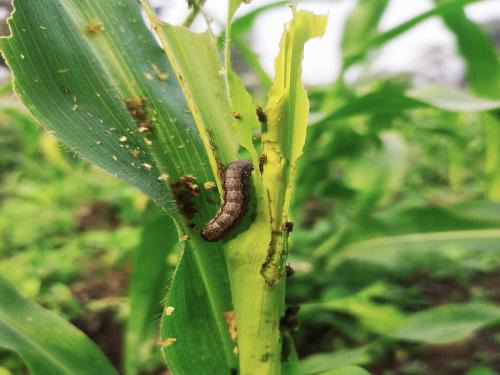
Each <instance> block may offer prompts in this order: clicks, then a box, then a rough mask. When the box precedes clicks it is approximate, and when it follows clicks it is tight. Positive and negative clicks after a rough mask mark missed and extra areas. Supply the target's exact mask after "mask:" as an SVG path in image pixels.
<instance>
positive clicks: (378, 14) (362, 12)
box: [341, 0, 389, 65]
mask: <svg viewBox="0 0 500 375" xmlns="http://www.w3.org/2000/svg"><path fill="white" fill-rule="evenodd" d="M388 3H389V0H358V1H357V4H356V6H355V7H354V9H353V10H352V11H351V13H350V14H349V16H348V17H347V20H346V24H345V26H344V32H343V34H342V43H341V49H342V55H343V58H344V60H345V59H346V58H347V56H351V55H353V54H355V53H356V52H357V51H359V50H362V49H363V48H364V47H365V43H366V38H367V36H368V35H370V36H371V35H376V34H377V33H378V30H377V26H378V24H379V22H380V19H381V18H382V15H383V14H384V11H385V9H386V8H387V5H388ZM344 65H345V61H344Z"/></svg>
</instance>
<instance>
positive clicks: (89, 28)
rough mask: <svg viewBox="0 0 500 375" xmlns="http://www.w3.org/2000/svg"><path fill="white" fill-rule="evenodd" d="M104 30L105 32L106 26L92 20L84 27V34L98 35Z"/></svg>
mask: <svg viewBox="0 0 500 375" xmlns="http://www.w3.org/2000/svg"><path fill="white" fill-rule="evenodd" d="M103 30H104V25H103V24H102V22H101V21H99V20H92V21H90V22H89V23H88V24H86V25H85V26H84V27H83V32H84V33H85V34H89V35H92V34H95V33H98V32H99V31H103Z"/></svg>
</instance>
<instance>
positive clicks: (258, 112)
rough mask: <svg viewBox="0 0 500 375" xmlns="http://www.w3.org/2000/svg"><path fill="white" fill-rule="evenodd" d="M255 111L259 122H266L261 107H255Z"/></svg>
mask: <svg viewBox="0 0 500 375" xmlns="http://www.w3.org/2000/svg"><path fill="white" fill-rule="evenodd" d="M255 113H257V118H258V119H259V122H261V123H263V124H265V123H267V115H266V113H265V112H264V110H263V109H262V107H260V106H259V107H257V108H255Z"/></svg>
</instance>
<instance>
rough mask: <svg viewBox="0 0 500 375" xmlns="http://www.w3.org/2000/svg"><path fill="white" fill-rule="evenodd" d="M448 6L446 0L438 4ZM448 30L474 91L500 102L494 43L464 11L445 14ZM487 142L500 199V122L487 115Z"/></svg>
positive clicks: (493, 189) (493, 187)
mask: <svg viewBox="0 0 500 375" xmlns="http://www.w3.org/2000/svg"><path fill="white" fill-rule="evenodd" d="M435 2H436V3H438V4H441V3H444V0H435ZM441 17H442V18H443V20H444V22H445V24H446V26H447V27H448V28H449V29H450V31H451V32H452V33H453V34H455V37H456V39H457V44H458V49H459V51H460V54H461V55H462V57H463V59H464V61H465V65H466V68H467V77H468V79H469V82H470V85H471V87H472V89H473V90H474V91H475V92H476V93H477V94H478V95H480V96H483V97H486V98H490V99H500V60H499V59H498V56H497V52H496V50H495V47H494V46H493V44H492V42H491V41H490V40H489V38H488V36H487V35H486V34H485V33H484V31H483V30H482V29H481V28H480V27H479V26H478V25H476V24H475V23H474V22H472V21H470V20H469V19H468V18H467V16H466V15H465V12H464V10H463V9H460V8H459V9H455V10H454V11H453V12H450V13H446V14H442V15H441ZM482 120H483V123H484V132H485V139H486V163H485V170H486V173H487V174H488V178H489V181H488V183H489V185H490V186H489V195H490V197H491V198H493V199H496V200H499V199H500V142H498V139H500V120H499V118H498V116H497V117H493V116H488V115H484V116H483V117H482Z"/></svg>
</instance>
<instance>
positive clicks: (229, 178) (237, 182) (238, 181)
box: [201, 160, 253, 242]
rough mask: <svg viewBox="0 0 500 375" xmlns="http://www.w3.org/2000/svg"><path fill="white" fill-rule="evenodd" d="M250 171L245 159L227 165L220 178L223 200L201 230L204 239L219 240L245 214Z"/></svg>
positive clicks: (251, 168) (248, 163) (250, 164)
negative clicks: (221, 178)
mask: <svg viewBox="0 0 500 375" xmlns="http://www.w3.org/2000/svg"><path fill="white" fill-rule="evenodd" d="M252 171H253V166H252V163H250V162H249V161H247V160H238V161H235V162H233V163H231V164H229V165H228V166H227V168H226V169H225V171H224V176H223V180H222V187H223V189H224V200H223V202H222V206H221V208H220V209H219V211H217V213H216V214H215V216H214V217H213V218H212V219H211V220H210V221H209V222H208V223H207V224H206V225H205V226H204V227H203V229H202V231H201V237H202V238H203V239H204V240H205V241H210V242H215V241H219V240H220V239H222V238H223V237H224V236H225V235H226V234H227V233H228V232H229V231H230V230H231V228H233V227H234V226H235V225H237V224H238V223H239V222H240V220H241V218H242V217H243V216H244V215H245V212H246V210H247V206H248V199H249V193H248V189H249V181H250V175H251V174H252Z"/></svg>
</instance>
